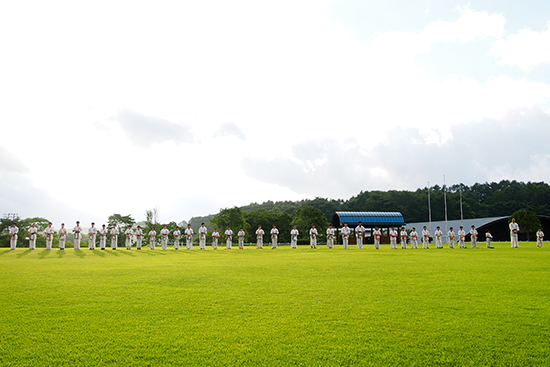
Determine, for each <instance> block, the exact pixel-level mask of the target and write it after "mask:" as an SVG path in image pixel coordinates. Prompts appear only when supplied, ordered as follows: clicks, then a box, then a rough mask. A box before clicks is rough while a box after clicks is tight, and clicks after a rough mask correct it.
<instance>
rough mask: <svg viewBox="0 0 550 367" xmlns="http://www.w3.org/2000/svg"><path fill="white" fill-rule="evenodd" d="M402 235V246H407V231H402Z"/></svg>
mask: <svg viewBox="0 0 550 367" xmlns="http://www.w3.org/2000/svg"><path fill="white" fill-rule="evenodd" d="M400 235H401V248H402V249H403V248H407V231H406V230H402V231H401V232H400Z"/></svg>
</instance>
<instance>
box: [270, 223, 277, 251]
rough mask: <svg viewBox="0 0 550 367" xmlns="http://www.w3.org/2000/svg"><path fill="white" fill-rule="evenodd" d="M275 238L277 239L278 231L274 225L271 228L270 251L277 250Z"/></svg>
mask: <svg viewBox="0 0 550 367" xmlns="http://www.w3.org/2000/svg"><path fill="white" fill-rule="evenodd" d="M277 237H279V230H278V229H277V226H276V225H275V224H274V225H273V228H271V249H272V250H274V249H276V248H277Z"/></svg>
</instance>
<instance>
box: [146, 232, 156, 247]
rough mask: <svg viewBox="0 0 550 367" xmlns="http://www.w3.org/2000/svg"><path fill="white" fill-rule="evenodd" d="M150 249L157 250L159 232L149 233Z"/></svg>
mask: <svg viewBox="0 0 550 367" xmlns="http://www.w3.org/2000/svg"><path fill="white" fill-rule="evenodd" d="M148 236H149V248H150V249H151V250H154V249H155V246H156V242H157V231H152V230H151V231H149V234H148Z"/></svg>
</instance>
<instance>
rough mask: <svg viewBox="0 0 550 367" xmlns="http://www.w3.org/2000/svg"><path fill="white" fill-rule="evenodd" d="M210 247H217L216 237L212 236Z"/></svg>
mask: <svg viewBox="0 0 550 367" xmlns="http://www.w3.org/2000/svg"><path fill="white" fill-rule="evenodd" d="M212 248H213V249H217V248H218V237H212Z"/></svg>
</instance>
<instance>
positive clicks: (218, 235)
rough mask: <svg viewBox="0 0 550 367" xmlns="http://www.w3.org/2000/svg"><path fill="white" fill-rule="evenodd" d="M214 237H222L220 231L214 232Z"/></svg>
mask: <svg viewBox="0 0 550 367" xmlns="http://www.w3.org/2000/svg"><path fill="white" fill-rule="evenodd" d="M212 237H216V238H218V237H220V232H218V231H214V232H212Z"/></svg>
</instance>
